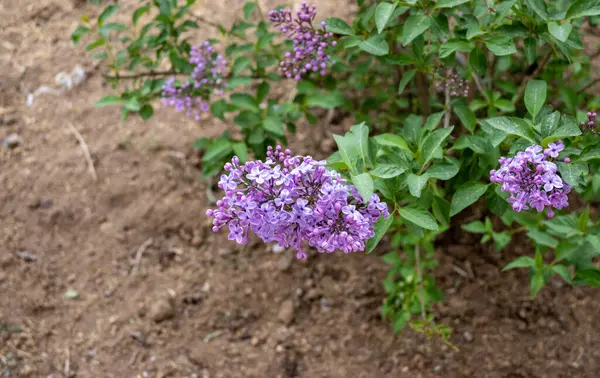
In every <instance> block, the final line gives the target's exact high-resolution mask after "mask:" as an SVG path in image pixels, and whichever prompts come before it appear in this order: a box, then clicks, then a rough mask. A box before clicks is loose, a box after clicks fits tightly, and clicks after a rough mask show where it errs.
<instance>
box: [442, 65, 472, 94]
mask: <svg viewBox="0 0 600 378" xmlns="http://www.w3.org/2000/svg"><path fill="white" fill-rule="evenodd" d="M435 88H436V90H437V91H438V92H444V91H446V90H448V93H449V94H450V96H452V97H459V96H462V97H467V96H468V95H469V90H470V87H469V82H468V81H467V80H463V79H461V78H460V76H459V75H458V73H456V72H455V71H454V70H452V69H448V70H446V73H445V74H444V75H442V76H441V79H439V80H437V82H436V85H435Z"/></svg>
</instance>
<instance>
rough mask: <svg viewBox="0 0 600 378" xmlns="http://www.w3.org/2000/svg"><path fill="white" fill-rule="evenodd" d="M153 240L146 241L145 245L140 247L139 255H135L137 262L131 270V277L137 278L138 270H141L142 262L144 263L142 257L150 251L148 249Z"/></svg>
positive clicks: (135, 261)
mask: <svg viewBox="0 0 600 378" xmlns="http://www.w3.org/2000/svg"><path fill="white" fill-rule="evenodd" d="M152 241H153V240H152V238H150V239H148V240H146V241H145V242H144V244H142V245H140V247H139V248H138V250H137V253H136V254H135V260H134V262H133V268H132V269H131V275H132V276H135V275H136V274H137V272H138V270H139V269H140V262H141V261H142V255H143V254H144V251H146V249H148V247H150V245H151V244H152Z"/></svg>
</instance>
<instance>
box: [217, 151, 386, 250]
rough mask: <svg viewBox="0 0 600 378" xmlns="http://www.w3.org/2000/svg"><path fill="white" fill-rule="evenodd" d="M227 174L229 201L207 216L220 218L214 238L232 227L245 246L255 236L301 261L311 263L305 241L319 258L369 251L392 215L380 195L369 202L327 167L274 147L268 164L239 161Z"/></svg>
mask: <svg viewBox="0 0 600 378" xmlns="http://www.w3.org/2000/svg"><path fill="white" fill-rule="evenodd" d="M225 170H226V171H227V172H228V174H224V175H222V176H221V179H220V181H219V187H220V188H221V189H223V190H224V191H225V197H223V198H222V199H220V200H219V201H217V206H218V209H216V210H208V211H207V212H206V214H207V215H208V216H211V217H214V220H213V231H214V232H217V231H218V230H220V229H221V228H222V227H224V226H228V228H229V240H235V241H236V242H238V243H240V244H245V243H247V241H248V232H249V230H252V231H254V232H255V233H256V234H257V235H258V236H259V237H260V238H261V239H262V240H263V241H264V242H271V241H275V242H277V243H279V245H281V246H283V247H293V248H295V249H296V251H297V253H296V257H297V258H299V259H303V258H306V252H305V250H304V246H303V244H304V242H305V241H306V242H307V243H308V244H309V245H310V246H312V247H315V248H317V250H318V251H319V252H327V253H331V252H333V251H335V250H342V251H344V253H350V252H357V251H363V250H364V249H365V241H366V240H368V239H369V238H371V237H373V236H374V234H375V233H374V230H373V226H374V223H375V222H377V220H378V219H379V217H380V216H381V215H383V216H384V217H386V218H387V217H388V216H389V215H390V214H389V212H388V208H387V204H386V203H385V202H381V201H380V200H379V197H378V196H377V194H373V195H372V196H371V198H369V200H368V202H366V201H364V200H363V199H362V197H361V196H360V194H359V193H358V191H357V190H356V188H355V187H354V186H351V185H347V184H346V180H344V179H343V178H341V176H340V175H339V173H337V172H335V171H329V170H327V168H326V167H325V161H317V160H314V159H312V158H311V157H310V156H292V155H291V153H290V150H285V151H282V148H281V146H277V147H276V148H275V149H273V148H272V147H270V146H269V148H268V152H267V158H266V160H265V161H264V162H262V161H260V160H257V161H249V162H247V163H245V164H243V165H242V164H240V160H239V159H238V158H237V157H235V156H234V157H233V159H232V160H231V163H227V164H226V165H225Z"/></svg>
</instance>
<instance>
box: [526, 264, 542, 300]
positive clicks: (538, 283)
mask: <svg viewBox="0 0 600 378" xmlns="http://www.w3.org/2000/svg"><path fill="white" fill-rule="evenodd" d="M529 286H530V287H531V296H532V297H535V296H536V295H537V293H539V292H540V290H541V289H542V286H544V276H543V275H542V271H540V270H538V271H537V272H536V274H535V275H533V276H532V277H531V281H530V282H529Z"/></svg>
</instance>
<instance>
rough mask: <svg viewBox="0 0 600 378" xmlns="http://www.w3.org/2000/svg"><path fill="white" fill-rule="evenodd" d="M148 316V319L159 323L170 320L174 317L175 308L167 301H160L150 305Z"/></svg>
mask: <svg viewBox="0 0 600 378" xmlns="http://www.w3.org/2000/svg"><path fill="white" fill-rule="evenodd" d="M148 315H149V316H150V319H152V320H154V321H155V322H157V323H160V322H162V321H164V320H169V319H172V318H173V317H174V316H175V308H174V307H173V304H172V303H171V301H169V300H168V299H160V300H158V301H156V302H154V303H153V304H152V306H151V307H150V312H149V314H148Z"/></svg>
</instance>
